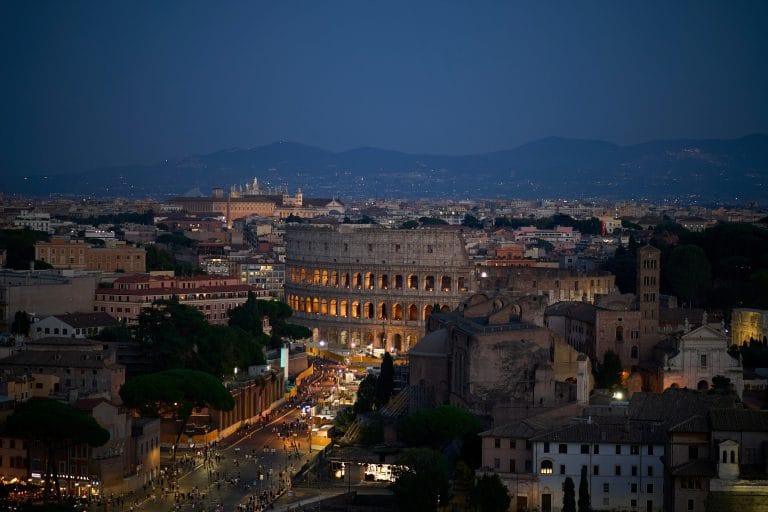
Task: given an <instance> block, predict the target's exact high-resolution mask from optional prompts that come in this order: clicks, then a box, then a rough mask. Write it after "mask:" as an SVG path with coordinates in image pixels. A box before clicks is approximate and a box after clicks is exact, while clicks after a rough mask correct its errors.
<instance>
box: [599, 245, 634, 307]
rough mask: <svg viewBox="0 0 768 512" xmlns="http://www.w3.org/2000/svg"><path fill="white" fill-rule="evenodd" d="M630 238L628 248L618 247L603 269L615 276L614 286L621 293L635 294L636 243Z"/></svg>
mask: <svg viewBox="0 0 768 512" xmlns="http://www.w3.org/2000/svg"><path fill="white" fill-rule="evenodd" d="M633 241H634V238H633V237H630V244H629V246H628V247H624V246H619V247H618V248H617V249H616V252H615V253H614V255H613V257H612V258H610V259H608V260H607V261H606V262H605V263H604V264H603V269H604V270H607V271H608V272H610V273H611V274H613V275H614V276H616V286H617V287H618V288H619V291H621V292H622V293H635V290H636V288H637V282H636V280H637V243H634V244H633V243H632V242H633Z"/></svg>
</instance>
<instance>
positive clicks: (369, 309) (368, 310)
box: [363, 302, 373, 318]
mask: <svg viewBox="0 0 768 512" xmlns="http://www.w3.org/2000/svg"><path fill="white" fill-rule="evenodd" d="M363 318H373V303H372V302H366V303H365V308H363Z"/></svg>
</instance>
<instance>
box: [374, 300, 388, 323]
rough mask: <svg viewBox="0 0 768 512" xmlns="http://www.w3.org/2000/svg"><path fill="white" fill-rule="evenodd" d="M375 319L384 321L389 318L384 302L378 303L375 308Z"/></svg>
mask: <svg viewBox="0 0 768 512" xmlns="http://www.w3.org/2000/svg"><path fill="white" fill-rule="evenodd" d="M376 309H377V311H376V318H378V319H379V320H386V319H387V318H389V315H388V314H387V303H386V302H379V305H378V307H377V308H376Z"/></svg>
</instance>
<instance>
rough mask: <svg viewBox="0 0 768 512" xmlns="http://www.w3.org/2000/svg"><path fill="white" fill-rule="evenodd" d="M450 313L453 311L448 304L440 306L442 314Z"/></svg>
mask: <svg viewBox="0 0 768 512" xmlns="http://www.w3.org/2000/svg"><path fill="white" fill-rule="evenodd" d="M450 311H451V307H450V306H448V304H443V305H442V306H440V312H441V313H448V312H450Z"/></svg>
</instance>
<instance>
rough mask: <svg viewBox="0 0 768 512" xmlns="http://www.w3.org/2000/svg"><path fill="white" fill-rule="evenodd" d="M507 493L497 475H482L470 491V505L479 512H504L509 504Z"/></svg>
mask: <svg viewBox="0 0 768 512" xmlns="http://www.w3.org/2000/svg"><path fill="white" fill-rule="evenodd" d="M511 501H512V500H511V498H510V497H509V492H508V491H507V488H506V486H505V485H504V483H503V482H502V481H501V478H499V475H497V474H495V473H494V474H493V475H483V476H481V477H480V478H478V479H477V482H476V483H475V488H474V489H473V490H472V499H471V503H472V505H473V506H474V507H475V509H476V510H478V511H480V512H506V511H507V510H509V504H510V503H511Z"/></svg>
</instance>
